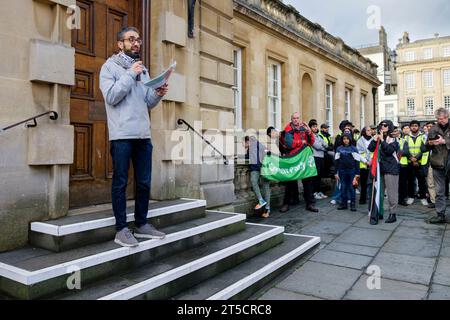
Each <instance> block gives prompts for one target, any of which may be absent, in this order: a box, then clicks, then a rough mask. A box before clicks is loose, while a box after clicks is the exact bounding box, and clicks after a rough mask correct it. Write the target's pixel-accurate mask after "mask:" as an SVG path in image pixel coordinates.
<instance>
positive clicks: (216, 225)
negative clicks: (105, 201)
mask: <svg viewBox="0 0 450 320" xmlns="http://www.w3.org/2000/svg"><path fill="white" fill-rule="evenodd" d="M205 208H206V203H205V201H203V200H190V199H181V200H175V201H164V202H155V203H151V204H150V207H149V212H148V218H149V221H150V222H151V223H152V224H154V225H155V226H156V227H157V228H158V229H160V230H161V231H163V232H165V233H166V238H165V239H164V240H140V241H139V242H140V243H139V246H138V247H135V248H125V247H121V246H119V245H117V244H115V243H114V241H113V239H114V236H115V219H114V217H113V214H112V210H110V209H107V208H105V207H104V206H102V207H98V208H90V209H87V208H86V210H84V209H81V210H77V213H78V214H74V212H72V213H71V214H69V216H67V217H65V218H61V219H58V220H54V221H46V222H34V223H32V224H31V225H30V246H27V247H25V248H22V249H19V250H15V251H11V252H6V253H2V254H0V296H3V297H5V298H7V299H49V298H51V299H99V300H124V299H170V298H172V299H187V300H189V299H197V298H198V299H234V298H246V297H248V296H249V295H250V294H251V293H252V292H254V291H255V290H257V289H258V288H260V287H261V286H262V285H264V284H265V283H267V282H268V281H270V279H272V278H273V277H275V276H276V275H277V274H279V273H280V272H282V270H284V269H285V268H287V267H288V266H289V265H291V263H293V261H295V260H296V259H298V258H299V257H301V256H302V255H304V254H306V253H307V252H308V251H309V250H311V249H312V248H313V247H314V246H316V245H317V244H318V243H319V242H320V238H316V237H307V236H294V235H284V227H280V226H269V225H257V224H251V223H247V224H246V223H245V220H246V216H245V215H243V214H235V213H224V212H217V211H206V210H205ZM127 212H133V208H132V207H130V208H129V210H128V211H127ZM80 213H81V214H80ZM133 220H134V217H133V214H129V215H128V221H129V223H130V224H133ZM285 240H286V241H285ZM78 284H79V285H80V286H81V288H78ZM74 287H75V288H76V289H73V288H74Z"/></svg>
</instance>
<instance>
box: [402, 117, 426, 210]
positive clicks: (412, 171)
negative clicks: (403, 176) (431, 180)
mask: <svg viewBox="0 0 450 320" xmlns="http://www.w3.org/2000/svg"><path fill="white" fill-rule="evenodd" d="M409 127H410V129H411V133H410V135H409V136H407V137H406V141H407V142H408V146H409V157H408V160H409V161H408V168H409V174H408V201H407V204H408V205H411V204H413V203H414V198H415V190H414V189H415V188H414V182H415V181H414V180H415V179H417V183H418V185H419V195H418V198H419V199H420V200H421V202H422V205H424V206H428V201H427V183H426V179H425V172H424V169H423V163H427V162H428V156H429V155H428V154H424V153H422V146H423V145H424V144H425V142H424V138H423V135H422V134H421V133H420V131H419V130H420V122H419V121H417V120H413V121H411V123H410V124H409Z"/></svg>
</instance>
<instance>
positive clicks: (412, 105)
mask: <svg viewBox="0 0 450 320" xmlns="http://www.w3.org/2000/svg"><path fill="white" fill-rule="evenodd" d="M406 108H407V111H408V116H415V115H416V100H415V99H414V98H407V99H406Z"/></svg>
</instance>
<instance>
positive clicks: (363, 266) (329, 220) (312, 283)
mask: <svg viewBox="0 0 450 320" xmlns="http://www.w3.org/2000/svg"><path fill="white" fill-rule="evenodd" d="M329 200H330V199H326V200H321V201H318V203H317V207H318V208H319V209H320V212H319V213H318V214H313V213H309V212H306V211H305V209H304V206H303V205H300V206H297V207H293V208H291V210H290V211H288V212H287V213H280V212H278V211H274V212H272V214H271V216H270V218H268V219H262V218H259V217H252V218H250V219H249V220H250V221H251V222H256V223H263V224H270V225H280V226H285V227H286V232H288V233H295V234H302V235H312V236H319V237H321V240H322V241H321V244H320V246H319V247H318V248H317V249H316V251H315V252H314V253H312V254H310V255H309V256H308V257H305V258H302V259H301V260H300V261H299V262H298V263H297V264H296V265H294V266H293V267H291V268H290V269H289V270H287V271H286V272H285V273H283V274H282V275H281V276H280V277H278V278H277V279H275V280H274V281H272V282H271V283H270V284H269V285H268V286H266V287H265V288H263V289H262V290H260V291H259V292H258V293H257V294H255V295H254V296H253V297H252V298H251V299H261V300H316V299H331V300H339V299H345V300H449V299H450V227H449V226H448V225H445V224H444V225H430V224H427V223H426V219H428V218H430V217H432V216H434V215H435V211H434V210H432V209H431V210H430V209H428V208H426V207H423V206H421V205H420V204H419V203H416V204H414V205H412V206H408V207H399V208H398V213H397V220H398V221H397V223H395V224H386V223H384V221H381V222H380V224H378V225H376V226H372V225H370V224H369V221H368V217H367V206H359V208H358V212H350V211H338V210H337V208H336V206H332V205H331V204H330V203H329ZM448 204H450V202H449V203H448ZM449 214H450V213H449ZM378 272H379V273H378Z"/></svg>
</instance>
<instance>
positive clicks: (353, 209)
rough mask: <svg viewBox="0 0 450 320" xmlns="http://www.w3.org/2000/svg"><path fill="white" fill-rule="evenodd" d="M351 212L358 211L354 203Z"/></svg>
mask: <svg viewBox="0 0 450 320" xmlns="http://www.w3.org/2000/svg"><path fill="white" fill-rule="evenodd" d="M350 210H351V211H352V212H356V211H357V210H356V204H354V203H352V204H351V205H350Z"/></svg>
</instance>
